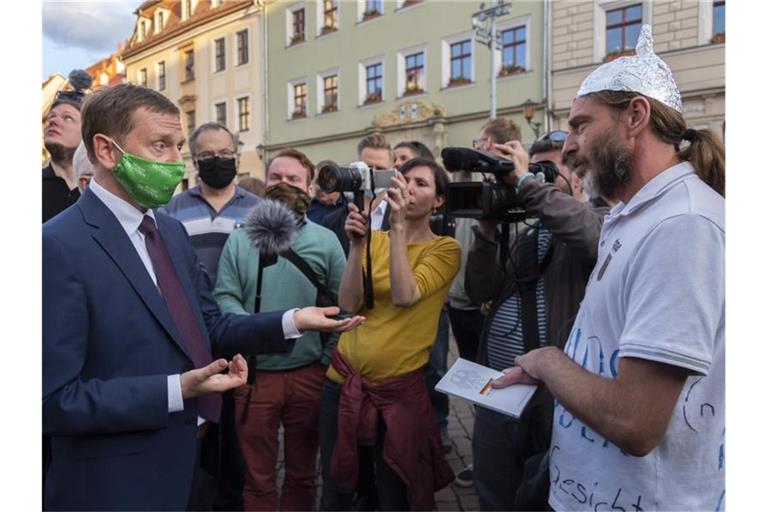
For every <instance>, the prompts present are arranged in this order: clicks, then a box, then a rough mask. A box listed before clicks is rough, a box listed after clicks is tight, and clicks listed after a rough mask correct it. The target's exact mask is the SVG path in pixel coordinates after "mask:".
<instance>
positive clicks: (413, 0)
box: [400, 0, 421, 9]
mask: <svg viewBox="0 0 768 512" xmlns="http://www.w3.org/2000/svg"><path fill="white" fill-rule="evenodd" d="M419 3H421V0H405V1H404V2H403V5H401V6H400V8H401V9H405V8H406V7H410V6H412V5H414V4H419Z"/></svg>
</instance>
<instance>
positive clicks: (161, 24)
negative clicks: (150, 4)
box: [155, 11, 165, 34]
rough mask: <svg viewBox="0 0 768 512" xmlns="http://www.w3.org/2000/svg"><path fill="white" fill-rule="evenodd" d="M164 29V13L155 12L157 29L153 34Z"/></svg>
mask: <svg viewBox="0 0 768 512" xmlns="http://www.w3.org/2000/svg"><path fill="white" fill-rule="evenodd" d="M164 28H165V13H164V12H163V11H157V27H156V29H155V34H157V33H159V32H160V31H161V30H163V29H164Z"/></svg>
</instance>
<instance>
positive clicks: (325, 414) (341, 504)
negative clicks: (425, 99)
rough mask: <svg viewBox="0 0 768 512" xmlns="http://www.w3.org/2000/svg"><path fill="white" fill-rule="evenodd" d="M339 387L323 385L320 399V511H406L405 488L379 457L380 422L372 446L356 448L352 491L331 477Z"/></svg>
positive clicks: (380, 455)
mask: <svg viewBox="0 0 768 512" xmlns="http://www.w3.org/2000/svg"><path fill="white" fill-rule="evenodd" d="M340 395H341V385H340V384H336V383H335V382H332V381H330V380H328V379H325V381H324V382H323V393H322V397H321V399H320V461H321V464H322V471H323V496H322V498H321V500H320V510H352V508H353V505H354V510H408V493H407V488H406V487H405V484H404V483H403V481H402V480H400V477H398V476H397V475H396V474H395V472H394V471H393V470H392V468H390V467H389V465H387V463H386V462H385V461H384V457H383V447H384V434H385V432H386V431H385V427H384V423H383V422H382V421H381V420H379V430H378V435H377V439H376V445H375V446H359V447H358V464H359V466H358V467H359V469H358V483H357V488H356V490H345V489H342V488H340V487H339V486H338V485H337V484H336V482H334V480H333V477H332V476H331V457H332V456H333V448H334V446H335V445H336V427H337V425H338V413H339V397H340Z"/></svg>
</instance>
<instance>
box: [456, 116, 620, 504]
mask: <svg viewBox="0 0 768 512" xmlns="http://www.w3.org/2000/svg"><path fill="white" fill-rule="evenodd" d="M566 136H567V133H566V132H562V131H555V132H551V133H547V134H545V135H544V136H542V137H540V138H539V139H538V140H537V141H536V142H535V143H534V144H533V146H532V147H531V156H532V161H534V162H537V161H541V160H543V156H546V157H548V158H554V159H555V160H554V161H555V163H556V164H557V167H558V169H559V171H560V176H558V177H557V179H556V181H555V183H554V184H552V183H543V182H541V181H540V180H538V179H536V178H535V177H534V175H533V174H531V173H530V172H528V161H529V158H528V154H527V153H526V151H525V149H524V148H523V146H522V144H521V143H520V142H518V141H510V142H508V143H506V144H494V149H495V150H496V153H497V154H499V155H501V156H503V157H505V158H507V159H509V160H512V161H513V162H514V164H515V165H514V171H513V172H511V173H509V174H508V175H507V176H504V177H503V178H502V182H503V183H505V184H506V185H508V186H510V187H515V188H516V190H517V193H518V197H519V200H520V203H521V204H522V206H523V208H524V209H525V210H526V212H527V213H528V214H533V216H534V217H536V219H534V220H533V222H532V223H531V224H529V225H528V227H527V228H526V229H525V230H524V231H523V232H521V233H518V234H517V236H516V237H514V240H515V242H514V243H513V244H512V246H511V247H510V251H509V258H508V260H507V261H505V262H499V261H498V260H497V255H498V254H499V241H498V232H497V221H492V220H491V221H489V220H481V221H480V222H479V226H478V227H477V228H476V229H475V235H476V236H475V242H474V245H473V246H472V248H471V249H470V251H469V255H468V260H467V271H466V276H465V287H466V291H467V294H468V296H469V298H470V299H472V300H473V301H474V302H476V303H483V302H486V301H489V300H492V301H493V303H492V306H491V308H490V312H489V314H488V316H487V317H486V321H485V325H484V328H483V335H482V338H481V341H480V347H479V350H478V362H479V363H481V364H485V365H487V366H489V367H491V368H493V369H495V370H502V369H504V368H508V367H510V366H512V365H513V363H514V359H515V357H516V356H518V355H520V354H523V353H524V352H527V351H529V350H531V349H532V348H538V347H540V346H543V345H546V344H548V343H550V342H551V343H552V344H557V346H562V345H563V344H564V342H565V340H566V338H567V336H568V334H569V332H570V327H571V323H572V321H573V318H574V316H575V314H576V312H577V310H578V306H579V302H580V301H581V299H582V297H583V295H584V288H585V285H586V282H587V279H588V278H589V275H590V272H591V270H592V267H593V266H594V264H595V256H596V252H597V244H598V237H599V234H600V227H601V225H602V219H603V216H604V214H605V213H606V211H607V209H606V208H602V209H594V208H593V207H592V206H591V205H590V204H588V203H585V202H582V201H579V200H577V199H575V198H573V197H572V196H571V195H570V190H571V185H570V180H569V177H570V172H569V171H568V169H567V168H566V167H565V166H564V165H562V163H561V162H560V157H559V150H560V149H561V148H562V145H563V142H564V141H565V138H566ZM528 222H531V219H529V221H528ZM537 398H538V399H537V400H536V401H535V402H532V403H531V404H529V406H528V408H527V409H526V411H525V412H524V414H523V415H522V416H521V417H520V418H519V419H515V418H512V417H509V416H505V415H502V414H499V413H497V412H494V411H491V410H490V409H485V408H483V407H477V410H476V415H475V425H474V434H473V439H472V453H473V461H474V479H475V486H476V489H477V492H478V497H479V499H480V509H481V510H512V509H514V508H515V491H516V489H517V487H518V485H519V484H520V483H521V479H522V473H523V463H524V461H525V459H526V458H527V457H528V456H530V455H533V454H536V453H538V452H542V451H545V450H546V449H547V448H548V443H549V434H550V429H551V421H552V420H551V418H552V400H551V399H549V398H548V397H543V396H542V397H537Z"/></svg>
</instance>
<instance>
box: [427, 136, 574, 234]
mask: <svg viewBox="0 0 768 512" xmlns="http://www.w3.org/2000/svg"><path fill="white" fill-rule="evenodd" d="M441 155H442V157H443V164H444V165H445V168H446V169H447V170H448V171H449V172H459V171H466V172H479V173H488V174H493V175H494V176H495V181H491V180H490V179H486V180H483V181H469V182H460V183H456V182H454V183H449V184H448V194H447V196H446V210H447V213H448V214H449V215H452V216H454V217H459V218H470V219H482V220H486V219H489V220H498V221H501V222H507V223H508V222H519V221H521V220H523V219H525V218H527V217H530V215H528V214H527V213H526V211H525V209H524V208H523V207H522V205H521V204H520V199H519V198H518V196H517V193H516V192H515V189H514V187H510V186H508V185H506V184H505V183H504V182H503V181H502V180H501V178H502V177H503V176H505V175H507V174H509V173H510V172H511V171H514V169H515V164H514V163H513V162H512V161H511V160H505V159H503V158H499V157H498V156H496V155H494V154H491V153H488V152H486V151H481V150H477V149H470V148H458V147H448V148H445V149H443V151H442V153H441ZM528 169H529V171H530V172H532V173H533V174H534V175H535V176H536V177H537V178H538V179H540V180H541V181H545V182H548V183H554V181H555V178H557V175H558V174H559V172H558V170H557V166H556V165H555V163H554V162H550V161H543V162H538V163H535V164H533V163H532V164H529V166H528Z"/></svg>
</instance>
